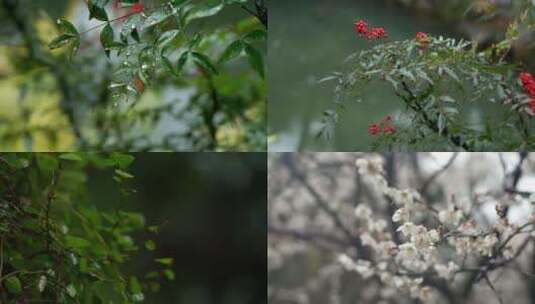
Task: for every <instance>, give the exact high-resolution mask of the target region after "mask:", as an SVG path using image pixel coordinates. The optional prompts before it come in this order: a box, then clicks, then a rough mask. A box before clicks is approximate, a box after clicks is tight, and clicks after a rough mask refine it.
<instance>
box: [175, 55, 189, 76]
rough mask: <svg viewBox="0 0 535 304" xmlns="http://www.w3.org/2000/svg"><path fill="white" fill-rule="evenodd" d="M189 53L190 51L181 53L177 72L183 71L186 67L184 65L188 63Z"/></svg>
mask: <svg viewBox="0 0 535 304" xmlns="http://www.w3.org/2000/svg"><path fill="white" fill-rule="evenodd" d="M189 54H190V52H189V51H186V52H184V53H182V55H180V58H178V63H177V67H176V72H177V73H180V72H182V70H183V69H184V65H186V62H187V61H188V58H189Z"/></svg>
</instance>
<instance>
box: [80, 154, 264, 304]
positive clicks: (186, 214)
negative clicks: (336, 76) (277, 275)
mask: <svg viewBox="0 0 535 304" xmlns="http://www.w3.org/2000/svg"><path fill="white" fill-rule="evenodd" d="M134 156H135V157H136V160H135V161H134V164H133V165H132V167H131V168H130V170H129V171H130V172H132V174H133V175H135V178H134V179H132V182H131V183H130V184H129V185H128V187H127V188H132V189H135V190H136V192H137V193H135V194H131V195H129V196H128V197H124V196H123V195H121V193H120V191H119V189H118V187H117V183H116V182H115V181H113V180H112V178H111V177H110V176H111V175H110V173H109V172H105V171H101V170H94V171H91V172H90V178H89V187H88V188H89V190H88V192H89V195H90V198H91V199H92V200H93V201H94V202H96V203H97V204H98V205H99V207H100V208H103V209H106V208H108V209H109V208H113V207H114V206H118V207H120V208H121V209H124V210H132V211H139V212H142V213H143V214H144V215H145V217H146V223H147V225H160V226H161V228H160V233H159V234H158V235H157V236H156V238H155V241H156V244H157V248H156V250H155V251H154V252H151V253H143V254H142V255H140V256H139V257H137V258H136V259H134V260H133V261H132V262H131V263H130V264H129V265H127V267H131V268H132V269H134V271H135V272H136V274H138V275H139V277H144V275H145V274H146V273H147V272H148V271H152V270H154V262H153V261H154V258H160V257H173V258H174V260H175V263H174V267H173V270H174V272H175V274H176V278H175V280H174V281H165V282H162V286H161V290H160V292H159V293H156V294H153V293H150V292H147V294H146V303H177V304H178V303H184V304H249V303H251V304H253V303H255V304H256V303H266V296H265V294H266V284H267V283H266V269H267V261H266V250H267V249H266V235H267V232H266V204H267V202H266V200H267V198H266V183H267V182H266V176H267V172H266V154H264V153H247V154H233V153H225V154H210V153H203V154H199V153H172V154H166V153H138V154H134ZM145 240H146V236H143V235H140V236H139V241H140V242H141V244H142V243H143V242H144V241H145ZM145 251H146V250H145Z"/></svg>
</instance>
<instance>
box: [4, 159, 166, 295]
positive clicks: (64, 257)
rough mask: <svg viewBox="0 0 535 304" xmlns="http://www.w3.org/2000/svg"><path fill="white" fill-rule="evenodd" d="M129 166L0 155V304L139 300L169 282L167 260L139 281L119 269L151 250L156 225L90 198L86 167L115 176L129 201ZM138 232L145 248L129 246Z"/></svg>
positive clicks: (103, 161)
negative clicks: (143, 237) (163, 281)
mask: <svg viewBox="0 0 535 304" xmlns="http://www.w3.org/2000/svg"><path fill="white" fill-rule="evenodd" d="M132 161H133V157H132V156H130V155H124V154H118V153H114V154H111V155H108V156H105V155H100V154H6V153H4V154H1V155H0V183H1V185H2V186H1V188H0V302H2V303H35V302H54V303H134V302H142V301H143V300H144V298H145V296H144V293H145V292H147V291H148V290H157V289H158V284H159V283H158V281H159V280H160V279H162V278H167V279H171V280H172V279H174V273H173V271H172V270H171V269H169V268H170V266H171V264H172V263H173V260H172V259H170V258H159V259H156V260H155V262H154V263H155V266H154V267H155V270H156V271H154V272H151V273H148V274H147V275H146V277H145V278H143V279H138V278H136V277H135V276H133V275H132V274H131V273H129V272H128V271H125V269H124V264H125V263H126V262H127V261H129V260H130V259H131V258H132V257H134V255H136V253H137V252H138V251H140V250H142V249H143V250H149V251H152V250H154V249H155V246H156V245H155V242H154V241H153V240H151V239H150V236H151V235H154V233H156V232H157V231H158V227H153V226H148V227H146V225H145V220H144V217H143V215H141V214H139V213H133V212H127V211H123V210H121V208H120V207H118V208H110V209H109V210H107V211H104V210H100V209H98V208H97V207H96V206H95V204H94V202H91V201H89V200H88V195H87V192H86V185H85V183H86V178H87V176H86V175H87V174H86V169H87V168H88V167H91V168H96V169H99V170H104V169H107V170H108V171H110V172H113V173H110V175H111V176H110V178H113V179H115V181H116V182H117V187H118V188H119V189H120V190H121V192H122V194H123V197H128V195H129V194H131V193H132V192H133V190H132V189H129V188H128V187H127V185H125V183H126V181H127V180H128V179H130V178H133V176H132V175H131V174H130V173H128V172H127V167H128V166H129V165H130V163H131V162H132ZM139 232H145V233H144V235H147V236H149V237H147V238H146V240H145V244H137V242H135V241H134V238H133V234H134V233H139Z"/></svg>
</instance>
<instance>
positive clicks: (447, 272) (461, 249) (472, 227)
mask: <svg viewBox="0 0 535 304" xmlns="http://www.w3.org/2000/svg"><path fill="white" fill-rule="evenodd" d="M356 166H357V168H358V172H359V174H361V175H362V176H363V177H367V178H368V180H369V181H371V182H372V183H374V186H376V189H377V190H379V192H380V193H381V194H382V195H384V196H385V197H386V198H388V199H389V200H390V201H391V202H392V203H393V204H394V206H396V209H395V211H394V213H393V216H392V224H393V225H397V226H398V228H397V230H396V233H399V238H397V239H398V240H399V243H398V244H396V243H395V242H394V241H393V239H394V237H395V236H393V235H392V232H391V229H388V228H389V224H388V223H387V222H386V221H385V220H383V219H375V218H374V214H373V212H372V209H370V208H369V207H368V206H366V205H364V204H359V205H358V206H357V207H356V208H355V217H356V218H357V219H358V221H359V223H360V224H362V226H360V227H362V230H361V231H360V234H359V237H360V239H361V241H362V244H363V245H364V246H366V247H369V248H371V249H373V254H374V257H373V258H372V259H371V260H357V261H356V262H354V261H353V260H352V259H351V258H350V257H348V256H347V255H341V256H339V258H338V261H339V262H340V263H341V264H342V265H343V266H344V268H345V269H346V270H349V271H355V272H357V273H359V274H360V275H361V276H362V277H363V278H365V279H366V278H369V277H372V276H374V275H375V276H377V277H379V278H380V280H381V282H383V283H384V284H385V285H387V286H390V287H393V288H396V290H398V291H403V292H406V293H408V294H409V295H410V296H411V297H414V298H419V299H420V300H422V301H424V302H432V301H433V300H432V299H434V297H435V292H434V291H433V289H432V288H430V287H428V286H424V285H423V279H422V277H423V273H425V274H426V275H428V274H430V273H431V274H434V275H435V276H436V277H438V278H441V279H444V280H447V281H452V280H454V279H455V275H456V274H457V273H458V272H459V271H460V269H461V267H460V266H459V265H458V264H457V263H456V262H455V261H462V260H464V259H465V258H466V257H468V256H470V257H475V258H477V257H493V256H495V254H496V253H495V251H496V250H497V248H498V247H499V246H500V240H504V239H506V238H507V237H508V236H510V235H513V234H514V231H515V229H514V228H515V227H514V226H513V225H510V224H509V223H508V222H507V221H506V220H501V221H499V222H498V223H496V224H495V225H492V226H491V227H490V228H487V229H485V231H482V230H481V229H476V226H477V224H476V222H475V220H473V219H470V216H469V214H467V213H466V212H465V211H463V210H462V209H461V208H459V207H458V206H456V205H455V204H453V203H451V204H447V207H446V208H444V209H440V208H438V209H436V208H433V209H431V208H427V209H426V208H423V209H422V208H417V207H418V206H423V202H422V198H421V196H420V194H419V193H418V192H417V191H415V190H411V189H405V190H400V189H396V188H393V187H389V185H388V183H387V181H386V179H385V178H384V176H383V174H384V170H383V167H382V162H381V161H380V160H377V159H365V158H359V159H358V160H357V161H356ZM530 199H531V200H532V201H534V202H535V196H533V197H532V198H530ZM419 204H420V205H419ZM422 210H426V211H424V212H428V213H426V214H424V216H420V217H416V216H414V215H415V214H416V213H420V215H421V212H423V211H422ZM418 218H427V219H431V220H429V221H426V222H425V223H426V224H418V223H416V222H414V221H415V220H417V219H418ZM426 225H433V227H434V228H430V227H429V228H428V227H426ZM438 246H451V248H452V249H453V252H455V254H456V255H454V256H451V257H450V258H449V259H448V261H446V262H444V261H443V257H441V255H440V252H439V250H438V248H437V247H438ZM500 249H502V250H503V252H502V255H503V256H505V258H510V257H512V255H513V252H514V251H513V250H512V249H511V246H504V248H500ZM418 274H422V277H418ZM415 275H416V276H415Z"/></svg>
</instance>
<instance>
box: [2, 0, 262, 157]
mask: <svg viewBox="0 0 535 304" xmlns="http://www.w3.org/2000/svg"><path fill="white" fill-rule="evenodd" d="M79 4H80V3H76V4H75V5H76V7H79ZM86 5H87V8H86V10H85V11H78V14H79V15H80V14H82V15H83V14H85V13H87V12H89V19H90V20H91V23H89V24H86V25H84V26H79V25H78V24H80V23H82V22H81V21H76V22H75V21H74V20H71V19H74V18H72V17H65V18H59V19H57V20H55V19H52V18H42V16H43V14H42V13H43V12H42V11H41V12H39V11H32V10H30V9H29V8H30V7H32V5H31V4H30V3H29V1H11V0H2V8H1V9H0V14H1V15H2V19H4V20H5V21H4V23H7V26H8V29H12V30H13V32H14V34H15V37H16V38H18V39H19V40H21V41H22V42H23V43H22V45H21V47H22V50H23V51H21V48H10V49H8V56H10V57H11V58H12V60H13V61H14V62H15V64H14V67H13V68H14V73H15V74H18V75H20V76H22V77H23V78H22V79H21V80H20V81H18V85H19V87H20V97H19V100H18V101H17V104H16V105H17V107H19V108H20V110H18V111H17V114H18V115H15V116H14V115H9V114H8V113H0V114H3V115H2V117H1V119H2V120H3V122H4V123H5V126H4V127H3V128H2V129H0V138H1V139H2V141H4V142H5V145H6V147H9V150H14V148H13V147H16V149H17V150H19V149H20V150H22V149H24V150H36V149H39V150H57V149H62V148H63V149H65V147H66V148H68V149H98V150H117V149H121V150H130V151H131V150H188V151H192V150H193V151H198V150H265V149H266V134H265V111H266V109H265V107H266V97H265V96H266V85H265V81H264V62H263V57H264V53H265V52H264V50H263V49H264V47H265V41H266V38H267V31H266V30H267V9H266V7H265V6H264V3H263V1H248V0H224V1H212V0H203V1H184V0H174V1H156V0H150V1H138V0H128V1H111V0H98V1H94V0H91V1H86ZM50 21H54V23H55V25H56V28H57V30H55V31H54V32H55V33H54V34H53V36H52V35H50V34H48V35H40V31H39V26H42V24H43V23H47V22H48V23H49V24H50ZM84 22H85V20H84ZM86 23H87V22H86ZM47 33H49V32H47ZM42 93H46V94H51V95H53V96H55V95H56V94H59V95H60V96H59V99H60V100H59V105H58V107H59V113H56V112H58V111H57V110H56V109H55V108H54V107H53V106H51V105H50V103H48V105H47V107H48V108H47V109H45V110H44V109H42V108H39V106H38V102H37V101H35V99H36V98H34V97H33V94H42ZM51 112H52V113H56V114H55V116H52V117H50V116H49V115H51V114H50V113H51ZM43 115H47V116H46V117H48V120H47V121H45V122H43V121H39V122H37V121H36V120H37V118H36V116H43ZM58 116H59V119H58ZM66 132H67V133H66ZM65 138H67V139H65ZM66 141H67V144H66V143H65V142H66ZM43 142H44V143H43Z"/></svg>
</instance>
